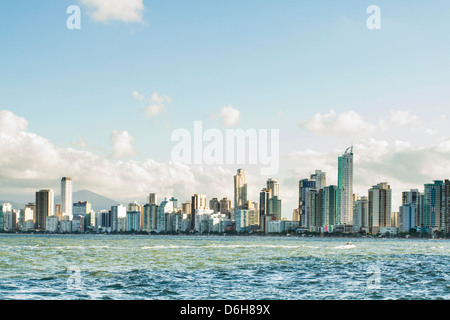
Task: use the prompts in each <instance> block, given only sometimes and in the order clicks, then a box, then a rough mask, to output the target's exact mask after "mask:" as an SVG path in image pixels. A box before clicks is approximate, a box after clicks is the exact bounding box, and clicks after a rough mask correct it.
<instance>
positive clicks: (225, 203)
mask: <svg viewBox="0 0 450 320" xmlns="http://www.w3.org/2000/svg"><path fill="white" fill-rule="evenodd" d="M220 213H221V214H224V215H226V216H227V219H231V200H228V198H223V199H222V200H220Z"/></svg>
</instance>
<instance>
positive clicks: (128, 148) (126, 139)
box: [109, 130, 137, 159]
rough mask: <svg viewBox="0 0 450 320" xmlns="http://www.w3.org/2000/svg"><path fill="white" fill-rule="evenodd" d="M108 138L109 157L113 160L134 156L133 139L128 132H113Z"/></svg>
mask: <svg viewBox="0 0 450 320" xmlns="http://www.w3.org/2000/svg"><path fill="white" fill-rule="evenodd" d="M109 138H110V140H111V144H112V153H111V157H112V158H113V159H122V158H127V157H132V156H134V155H136V153H137V152H136V148H135V146H134V137H133V136H132V135H130V134H129V133H128V131H122V132H119V131H117V130H114V131H113V132H112V133H111V136H110V137H109Z"/></svg>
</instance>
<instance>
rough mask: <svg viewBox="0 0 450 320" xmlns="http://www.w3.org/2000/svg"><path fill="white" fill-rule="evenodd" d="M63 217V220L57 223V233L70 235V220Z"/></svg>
mask: <svg viewBox="0 0 450 320" xmlns="http://www.w3.org/2000/svg"><path fill="white" fill-rule="evenodd" d="M68 218H69V217H68V216H65V217H64V219H63V220H61V221H60V222H59V232H61V233H71V232H72V220H69V219H68Z"/></svg>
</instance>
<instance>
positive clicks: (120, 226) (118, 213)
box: [111, 204, 127, 232]
mask: <svg viewBox="0 0 450 320" xmlns="http://www.w3.org/2000/svg"><path fill="white" fill-rule="evenodd" d="M126 218H127V207H125V206H124V205H122V204H118V205H116V206H112V207H111V223H112V224H111V230H112V231H113V232H117V231H118V232H121V231H125V230H126V225H125V224H124V223H123V220H124V219H126ZM119 221H120V222H119Z"/></svg>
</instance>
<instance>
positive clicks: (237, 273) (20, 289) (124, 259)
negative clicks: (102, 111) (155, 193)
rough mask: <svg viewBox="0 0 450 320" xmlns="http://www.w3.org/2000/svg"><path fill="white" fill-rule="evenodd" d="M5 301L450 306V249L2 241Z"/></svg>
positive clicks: (364, 243) (278, 240) (335, 243)
mask: <svg viewBox="0 0 450 320" xmlns="http://www.w3.org/2000/svg"><path fill="white" fill-rule="evenodd" d="M350 241H351V245H347V243H348V242H350ZM0 299H2V300H9V299H21V300H22V299H26V300H47V299H52V300H55V299H56V300H79V299H86V300H97V299H99V300H103V299H117V300H138V299H139V300H142V299H145V300H156V299H162V300H241V299H245V300H268V299H269V300H270V299H276V300H343V299H345V300H349V299H350V300H363V299H367V300H373V299H377V300H379V299H414V300H417V299H427V300H435V299H450V241H449V240H425V239H420V240H419V239H371V238H358V239H344V238H303V237H258V236H151V235H148V236H146V235H25V234H3V235H0Z"/></svg>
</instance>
